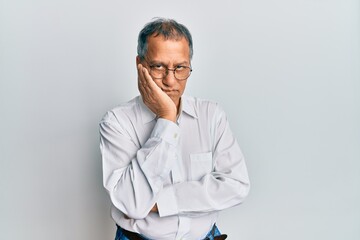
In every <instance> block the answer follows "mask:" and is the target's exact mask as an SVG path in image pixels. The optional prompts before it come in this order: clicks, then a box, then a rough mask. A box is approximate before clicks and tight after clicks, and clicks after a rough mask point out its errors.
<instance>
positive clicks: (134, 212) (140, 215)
mask: <svg viewBox="0 0 360 240" xmlns="http://www.w3.org/2000/svg"><path fill="white" fill-rule="evenodd" d="M149 212H150V211H149ZM149 212H147V211H142V210H140V211H139V209H131V210H127V211H126V213H124V214H125V215H126V216H127V217H128V218H130V219H134V220H141V219H144V218H146V216H147V215H148V214H149Z"/></svg>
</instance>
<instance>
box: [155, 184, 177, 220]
mask: <svg viewBox="0 0 360 240" xmlns="http://www.w3.org/2000/svg"><path fill="white" fill-rule="evenodd" d="M156 203H157V207H158V212H159V216H160V217H167V216H171V215H176V214H178V212H179V210H178V205H177V201H176V196H175V189H174V188H173V186H172V185H169V186H166V187H164V188H163V189H162V190H161V192H160V194H159V199H158V200H157V202H156Z"/></svg>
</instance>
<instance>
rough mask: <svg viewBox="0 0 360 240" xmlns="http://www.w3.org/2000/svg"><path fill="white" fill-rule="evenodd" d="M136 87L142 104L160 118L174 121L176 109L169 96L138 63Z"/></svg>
mask: <svg viewBox="0 0 360 240" xmlns="http://www.w3.org/2000/svg"><path fill="white" fill-rule="evenodd" d="M138 88H139V91H140V94H141V96H142V98H143V101H144V104H145V105H146V106H147V107H148V108H149V109H150V110H151V111H152V112H153V113H155V114H156V116H158V117H160V118H165V119H167V120H170V121H173V122H175V121H176V113H177V109H176V106H175V103H174V102H173V100H171V98H170V97H169V96H168V95H167V94H166V93H165V92H163V91H162V90H161V88H160V87H159V86H158V85H156V83H155V82H154V80H153V79H152V78H151V76H150V74H149V72H148V70H147V69H146V68H145V67H143V66H142V64H138Z"/></svg>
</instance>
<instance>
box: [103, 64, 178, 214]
mask: <svg viewBox="0 0 360 240" xmlns="http://www.w3.org/2000/svg"><path fill="white" fill-rule="evenodd" d="M138 87H139V91H140V93H141V95H142V99H143V101H144V103H145V105H147V106H148V107H149V109H150V110H151V111H153V112H154V113H155V114H156V115H157V116H158V117H159V119H158V121H157V123H156V125H155V127H154V129H153V131H152V133H151V135H150V138H149V139H148V140H147V142H146V143H145V144H144V146H143V147H142V148H141V149H139V147H138V146H136V144H135V143H133V142H132V139H131V138H130V137H129V136H128V135H127V134H126V131H125V130H124V129H122V125H125V124H122V123H121V122H119V121H121V120H119V119H116V120H115V119H114V118H115V116H111V114H109V115H107V117H105V120H104V121H103V122H102V123H101V124H100V134H101V143H100V148H101V152H102V159H103V172H104V174H103V175H104V176H103V177H104V186H105V188H106V189H107V191H108V193H109V195H110V198H111V201H112V202H113V204H114V205H115V207H117V208H118V209H119V210H120V211H121V212H123V213H124V214H126V215H127V216H128V217H130V218H134V219H141V218H145V217H146V216H147V214H148V213H149V212H150V211H153V212H156V211H157V207H156V205H155V202H156V200H157V197H158V193H159V192H160V191H161V189H162V187H163V181H162V179H164V178H165V177H166V176H168V174H169V171H170V169H171V165H172V162H173V161H175V160H174V159H175V157H176V156H175V149H176V147H177V142H178V136H179V129H178V127H177V125H176V124H174V121H175V119H176V107H175V104H174V103H173V102H172V100H171V99H170V98H169V97H168V96H167V95H166V94H165V93H164V92H162V90H161V89H160V88H159V87H158V86H157V85H156V84H155V82H154V81H153V80H152V79H151V76H150V75H149V73H148V71H147V69H146V68H144V67H143V66H142V65H141V64H139V65H138ZM106 118H107V119H106ZM112 119H113V121H111V120H112Z"/></svg>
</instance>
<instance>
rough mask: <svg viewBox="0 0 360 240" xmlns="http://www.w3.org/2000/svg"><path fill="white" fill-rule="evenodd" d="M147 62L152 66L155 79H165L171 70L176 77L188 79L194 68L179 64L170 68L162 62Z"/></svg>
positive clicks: (151, 72) (152, 75) (151, 71)
mask: <svg viewBox="0 0 360 240" xmlns="http://www.w3.org/2000/svg"><path fill="white" fill-rule="evenodd" d="M145 62H146V63H147V64H148V65H149V67H150V76H151V77H152V78H155V79H164V78H165V77H166V76H167V75H168V74H169V71H172V72H173V73H174V76H175V78H176V79H177V80H179V81H182V80H185V79H187V78H188V77H189V76H190V74H191V72H192V68H191V67H188V66H183V65H178V66H176V67H175V68H168V67H166V66H164V65H162V64H149V63H148V62H147V61H145Z"/></svg>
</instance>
